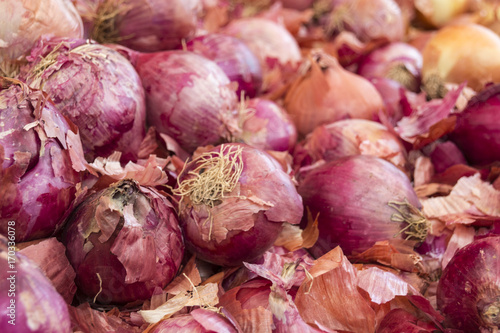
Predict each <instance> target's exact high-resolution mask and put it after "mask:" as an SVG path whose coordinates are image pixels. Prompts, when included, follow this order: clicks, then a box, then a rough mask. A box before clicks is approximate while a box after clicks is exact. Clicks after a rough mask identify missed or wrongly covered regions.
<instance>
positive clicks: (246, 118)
mask: <svg viewBox="0 0 500 333" xmlns="http://www.w3.org/2000/svg"><path fill="white" fill-rule="evenodd" d="M240 117H241V118H242V120H241V129H242V133H241V135H240V139H241V140H242V141H243V142H244V143H246V144H248V145H250V146H252V147H255V148H259V149H262V150H276V151H290V150H291V149H292V148H293V147H294V146H295V143H296V142H297V129H296V128H295V125H294V123H293V122H292V119H291V118H290V116H289V115H288V113H286V111H285V110H284V109H283V108H282V107H281V106H279V105H278V104H276V103H275V102H273V101H271V100H267V99H262V98H254V99H251V100H249V101H247V102H246V103H245V110H243V111H242V114H241V115H240Z"/></svg>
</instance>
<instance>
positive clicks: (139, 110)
mask: <svg viewBox="0 0 500 333" xmlns="http://www.w3.org/2000/svg"><path fill="white" fill-rule="evenodd" d="M56 48H57V51H55V55H56V57H55V59H54V63H52V64H51V65H50V66H48V67H46V68H44V69H43V71H42V72H41V73H40V74H38V75H37V73H36V72H35V70H36V69H37V68H38V69H39V68H40V66H41V63H42V61H43V60H42V57H45V56H47V55H48V54H49V52H51V51H53V50H54V49H56ZM29 60H30V61H31V63H30V64H29V65H28V66H27V67H26V68H24V69H22V73H21V78H23V79H25V80H26V82H27V83H28V84H29V85H30V86H32V87H34V88H41V87H42V88H43V90H44V91H45V92H47V93H48V94H49V96H50V97H51V99H52V100H53V101H54V103H55V105H56V106H57V108H58V109H59V110H60V111H61V113H62V114H64V115H65V116H67V117H68V118H69V119H70V120H71V121H72V122H73V123H75V125H77V126H78V128H79V130H80V134H81V137H82V143H83V147H84V152H85V157H86V158H87V160H89V161H92V160H94V158H95V157H97V156H102V157H107V156H109V155H110V154H111V153H113V152H114V151H121V152H122V161H123V162H127V161H129V160H132V161H135V160H136V159H137V152H138V150H139V145H140V143H141V141H142V139H143V138H144V136H145V134H146V132H145V119H146V104H145V96H144V90H143V88H142V85H141V81H140V78H139V76H138V74H137V72H136V71H135V69H134V67H133V66H132V65H131V64H130V62H129V61H127V59H126V58H125V57H123V56H122V55H121V54H120V53H118V52H116V51H114V50H112V49H111V48H109V47H106V46H104V45H100V44H96V43H92V42H88V41H87V40H83V39H52V40H40V41H39V43H38V44H37V45H36V46H35V48H34V49H33V50H32V53H31V56H30V57H29Z"/></svg>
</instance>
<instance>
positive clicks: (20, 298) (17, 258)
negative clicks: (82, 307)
mask: <svg viewBox="0 0 500 333" xmlns="http://www.w3.org/2000/svg"><path fill="white" fill-rule="evenodd" d="M13 228H14V229H15V226H13ZM15 244H16V242H15V239H14V237H10V234H9V236H8V239H6V238H5V237H3V236H0V289H1V290H2V295H1V297H0V330H1V331H2V332H4V333H11V332H12V333H17V332H23V333H32V332H33V333H34V332H37V333H45V332H53V333H67V332H70V331H71V322H70V318H69V313H68V306H67V305H66V302H65V301H64V299H63V298H62V297H61V295H59V294H58V293H57V291H56V290H55V289H54V286H52V284H51V283H50V281H49V280H48V279H47V277H46V276H45V275H44V274H43V273H42V271H41V270H40V269H39V268H38V267H37V266H36V264H34V263H33V262H31V261H30V260H29V259H28V258H26V257H25V256H23V255H21V254H18V253H17V252H16V247H15Z"/></svg>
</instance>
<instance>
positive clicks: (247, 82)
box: [186, 33, 262, 98]
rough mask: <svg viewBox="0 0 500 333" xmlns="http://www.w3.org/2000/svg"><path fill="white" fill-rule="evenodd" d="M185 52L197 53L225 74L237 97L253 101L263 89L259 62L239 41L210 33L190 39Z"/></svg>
mask: <svg viewBox="0 0 500 333" xmlns="http://www.w3.org/2000/svg"><path fill="white" fill-rule="evenodd" d="M186 50H187V51H190V52H194V53H197V54H200V55H202V56H204V57H206V58H208V59H210V60H212V61H214V62H215V63H216V64H217V65H219V67H220V68H221V69H222V70H223V71H224V73H226V75H227V77H228V78H229V80H230V81H231V82H236V83H238V89H237V90H236V95H237V96H238V97H240V96H241V94H242V93H244V96H245V97H248V98H254V97H255V96H257V95H258V93H259V92H260V88H261V86H262V69H261V67H260V63H259V59H258V58H257V57H256V56H255V55H254V54H253V53H252V51H250V49H249V48H248V46H246V44H245V43H243V42H242V41H240V40H239V39H237V38H235V37H232V36H228V35H223V34H217V33H209V34H206V35H202V36H198V37H195V38H193V39H191V40H190V41H189V42H188V43H187V44H186Z"/></svg>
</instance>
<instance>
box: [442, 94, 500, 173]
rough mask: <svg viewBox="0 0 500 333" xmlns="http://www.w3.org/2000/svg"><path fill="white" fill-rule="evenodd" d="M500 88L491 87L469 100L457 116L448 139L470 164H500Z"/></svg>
mask: <svg viewBox="0 0 500 333" xmlns="http://www.w3.org/2000/svg"><path fill="white" fill-rule="evenodd" d="M499 105H500V84H496V85H491V86H489V87H487V88H485V89H484V90H483V91H481V92H480V93H478V94H477V95H476V96H474V97H472V98H471V99H470V101H469V104H468V105H467V107H466V108H465V109H464V110H463V111H462V112H461V113H460V114H458V115H457V123H456V125H455V129H454V131H453V132H452V133H451V134H450V139H451V140H452V141H453V142H454V143H455V144H456V145H457V146H458V148H460V150H461V151H462V153H463V154H464V155H465V157H466V159H467V160H468V161H469V162H470V163H472V164H479V165H484V164H489V163H493V162H495V161H500V121H498V117H499V115H500V112H499V110H498V106H499Z"/></svg>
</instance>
